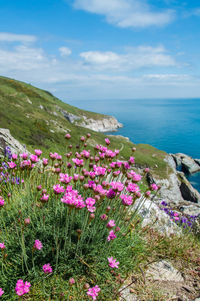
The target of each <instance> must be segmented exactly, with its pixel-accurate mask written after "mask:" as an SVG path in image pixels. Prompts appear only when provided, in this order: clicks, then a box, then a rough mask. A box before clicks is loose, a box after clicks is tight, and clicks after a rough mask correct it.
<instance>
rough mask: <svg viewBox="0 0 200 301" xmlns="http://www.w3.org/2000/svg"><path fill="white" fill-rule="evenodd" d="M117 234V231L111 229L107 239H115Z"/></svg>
mask: <svg viewBox="0 0 200 301" xmlns="http://www.w3.org/2000/svg"><path fill="white" fill-rule="evenodd" d="M116 237H117V236H116V235H115V232H114V231H113V230H111V231H110V232H109V235H108V237H107V240H108V241H110V240H114V239H115V238H116Z"/></svg>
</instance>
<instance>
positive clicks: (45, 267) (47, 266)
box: [42, 263, 53, 274]
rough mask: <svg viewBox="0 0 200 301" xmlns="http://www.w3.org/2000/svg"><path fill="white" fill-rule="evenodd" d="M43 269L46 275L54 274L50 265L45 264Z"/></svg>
mask: <svg viewBox="0 0 200 301" xmlns="http://www.w3.org/2000/svg"><path fill="white" fill-rule="evenodd" d="M42 269H43V271H44V273H45V274H50V273H52V272H53V269H52V267H51V265H50V263H47V264H44V265H43V267H42Z"/></svg>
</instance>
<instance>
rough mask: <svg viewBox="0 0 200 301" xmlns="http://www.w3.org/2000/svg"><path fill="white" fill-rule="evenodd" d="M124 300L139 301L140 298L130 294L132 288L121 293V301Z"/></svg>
mask: <svg viewBox="0 0 200 301" xmlns="http://www.w3.org/2000/svg"><path fill="white" fill-rule="evenodd" d="M123 300H126V301H138V298H137V296H136V295H135V294H132V293H130V287H127V288H125V289H124V290H123V291H122V292H121V298H120V301H123Z"/></svg>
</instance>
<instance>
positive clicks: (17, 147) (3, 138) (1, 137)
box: [0, 128, 27, 156]
mask: <svg viewBox="0 0 200 301" xmlns="http://www.w3.org/2000/svg"><path fill="white" fill-rule="evenodd" d="M6 146H9V147H10V149H11V152H12V153H19V152H21V153H23V152H27V150H26V147H25V146H23V145H22V144H21V143H19V141H17V140H16V139H15V138H13V136H12V135H11V134H10V131H9V130H8V129H1V128H0V156H3V155H4V149H5V147H6Z"/></svg>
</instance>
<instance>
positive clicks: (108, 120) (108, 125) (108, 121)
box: [77, 116, 123, 132]
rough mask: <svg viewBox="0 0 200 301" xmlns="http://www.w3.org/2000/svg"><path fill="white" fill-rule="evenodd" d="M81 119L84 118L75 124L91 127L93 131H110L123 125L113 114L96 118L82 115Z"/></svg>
mask: <svg viewBox="0 0 200 301" xmlns="http://www.w3.org/2000/svg"><path fill="white" fill-rule="evenodd" d="M83 119H84V120H83V121H82V122H80V123H78V124H77V125H79V126H82V127H84V128H87V129H91V130H93V131H95V132H110V131H111V132H112V131H116V130H117V129H118V128H120V127H122V126H123V125H122V124H121V123H119V122H118V121H117V119H116V118H115V117H113V116H106V117H104V118H101V119H97V120H95V119H92V118H87V117H86V116H83Z"/></svg>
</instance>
